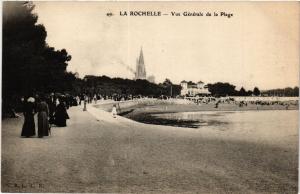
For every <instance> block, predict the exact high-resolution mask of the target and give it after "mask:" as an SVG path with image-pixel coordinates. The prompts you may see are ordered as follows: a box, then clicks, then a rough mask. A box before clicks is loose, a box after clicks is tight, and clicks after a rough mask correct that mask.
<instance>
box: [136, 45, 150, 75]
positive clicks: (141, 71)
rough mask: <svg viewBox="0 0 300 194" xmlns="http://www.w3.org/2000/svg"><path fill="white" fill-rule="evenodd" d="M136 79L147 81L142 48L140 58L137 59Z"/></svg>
mask: <svg viewBox="0 0 300 194" xmlns="http://www.w3.org/2000/svg"><path fill="white" fill-rule="evenodd" d="M134 79H147V76H146V68H145V63H144V55H143V49H142V48H141V51H140V56H139V58H138V59H136V72H135V78H134Z"/></svg>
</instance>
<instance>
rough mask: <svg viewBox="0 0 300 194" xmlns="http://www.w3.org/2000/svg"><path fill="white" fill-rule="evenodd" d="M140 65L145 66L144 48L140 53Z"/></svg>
mask: <svg viewBox="0 0 300 194" xmlns="http://www.w3.org/2000/svg"><path fill="white" fill-rule="evenodd" d="M139 64H140V65H141V64H143V65H144V54H143V47H141V51H140V57H139Z"/></svg>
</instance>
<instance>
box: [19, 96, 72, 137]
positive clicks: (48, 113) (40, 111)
mask: <svg viewBox="0 0 300 194" xmlns="http://www.w3.org/2000/svg"><path fill="white" fill-rule="evenodd" d="M21 101H22V104H23V114H24V124H23V127H22V132H21V136H22V137H32V136H35V135H36V129H35V121H34V115H35V114H36V113H37V125H38V126H37V128H38V130H37V131H38V134H37V135H38V137H39V138H42V137H44V136H49V135H51V127H52V126H57V127H65V126H67V123H66V120H67V119H69V118H70V117H69V115H68V113H67V108H68V107H69V106H70V101H69V99H68V98H67V97H66V96H55V95H54V94H51V95H49V96H46V95H43V94H42V95H40V96H38V95H36V96H35V97H32V96H30V97H28V98H26V99H25V98H22V99H21ZM67 104H68V105H67Z"/></svg>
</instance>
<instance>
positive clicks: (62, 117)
mask: <svg viewBox="0 0 300 194" xmlns="http://www.w3.org/2000/svg"><path fill="white" fill-rule="evenodd" d="M69 118H70V117H69V115H68V113H67V109H66V106H65V104H64V102H63V99H62V98H59V104H58V105H57V107H56V110H55V125H56V126H58V127H65V126H67V122H66V120H67V119H69Z"/></svg>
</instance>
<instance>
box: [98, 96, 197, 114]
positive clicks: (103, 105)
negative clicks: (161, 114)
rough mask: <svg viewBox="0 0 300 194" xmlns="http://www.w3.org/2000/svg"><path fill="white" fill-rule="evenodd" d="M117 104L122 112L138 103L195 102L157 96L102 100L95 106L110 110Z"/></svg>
mask: <svg viewBox="0 0 300 194" xmlns="http://www.w3.org/2000/svg"><path fill="white" fill-rule="evenodd" d="M114 104H115V105H116V106H117V109H118V110H119V111H121V112H122V109H123V110H124V109H128V108H130V107H135V106H138V105H155V104H193V102H191V101H189V100H186V99H167V100H161V99H156V98H146V99H137V100H127V101H102V102H100V103H98V104H96V105H94V107H95V108H99V109H102V110H104V111H108V112H110V111H111V110H112V107H113V105H114Z"/></svg>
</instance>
